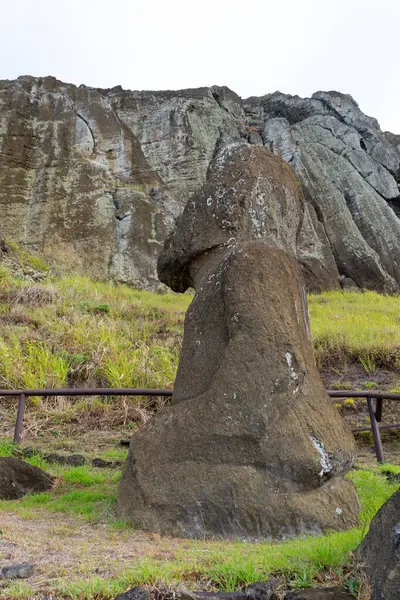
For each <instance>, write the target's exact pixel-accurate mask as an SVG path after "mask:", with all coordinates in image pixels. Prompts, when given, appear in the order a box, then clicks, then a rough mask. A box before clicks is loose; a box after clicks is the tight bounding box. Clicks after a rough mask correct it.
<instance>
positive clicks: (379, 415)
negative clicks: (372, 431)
mask: <svg viewBox="0 0 400 600" xmlns="http://www.w3.org/2000/svg"><path fill="white" fill-rule="evenodd" d="M382 410H383V399H382V398H377V399H376V401H375V416H376V420H377V421H378V423H380V422H381V421H382Z"/></svg>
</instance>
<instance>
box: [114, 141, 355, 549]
mask: <svg viewBox="0 0 400 600" xmlns="http://www.w3.org/2000/svg"><path fill="white" fill-rule="evenodd" d="M302 215H303V203H302V197H301V192H300V189H299V186H298V183H297V180H296V176H295V175H294V173H293V171H292V169H291V167H290V166H289V165H287V164H286V163H285V162H284V161H283V160H281V159H280V158H277V157H276V156H274V155H273V154H271V153H270V152H269V151H268V150H266V149H265V148H264V147H262V146H249V145H243V144H234V145H231V146H228V147H227V148H225V149H224V150H223V151H222V152H220V154H219V155H218V156H217V158H216V159H215V160H214V162H213V163H212V165H211V167H210V169H209V173H208V177H207V181H206V183H205V184H204V186H203V187H202V189H201V190H200V191H199V192H198V193H196V194H195V195H194V196H193V197H192V198H191V199H190V200H189V201H188V203H187V205H186V207H185V210H184V211H183V214H182V216H181V217H180V219H179V220H178V222H177V225H176V228H175V230H174V231H173V232H172V234H171V235H170V236H169V238H168V239H167V241H166V243H165V247H164V250H163V252H162V254H161V256H160V259H159V264H158V272H159V277H160V279H161V281H163V282H164V283H166V284H167V285H169V286H170V287H171V288H172V289H173V290H174V291H177V292H184V291H185V290H186V289H188V288H190V287H193V288H194V289H195V291H196V293H195V297H194V300H193V302H192V304H191V306H190V308H189V310H188V312H187V315H186V320H185V331H184V340H183V347H182V352H181V357H180V363H179V368H178V374H177V378H176V383H175V388H174V395H173V402H172V406H170V407H167V408H165V409H163V410H161V411H160V412H159V413H157V414H156V415H155V416H154V417H153V418H152V419H151V420H150V421H149V422H148V423H147V424H146V425H145V426H144V427H142V428H140V429H139V431H138V432H137V433H135V434H134V436H133V438H132V441H131V445H130V452H129V457H128V459H127V462H126V464H125V469H124V473H123V477H122V480H121V484H120V490H119V498H118V513H119V515H120V516H121V517H123V518H124V519H128V520H131V521H133V523H134V524H135V526H136V527H137V528H139V529H140V528H142V529H146V530H150V531H156V532H159V533H163V534H168V535H175V536H181V537H191V538H192V537H194V538H196V537H199V538H204V537H222V538H238V539H239V538H240V539H249V540H250V539H283V538H287V537H293V536H296V535H305V534H317V533H320V532H322V531H326V530H342V529H347V528H350V527H353V526H354V525H356V524H357V518H358V512H359V503H358V498H357V495H356V491H355V488H354V486H353V484H352V483H351V482H350V481H347V480H346V479H344V478H343V476H344V474H345V473H346V472H347V471H348V470H349V469H350V467H351V465H352V464H353V460H354V452H355V446H354V440H353V436H352V434H351V433H350V431H349V430H348V429H347V427H346V426H345V424H344V423H343V421H342V419H341V417H340V416H339V414H338V412H337V411H336V410H335V409H334V407H333V406H332V403H331V401H330V399H329V398H328V396H327V394H326V392H325V390H324V387H323V384H322V382H321V379H320V377H319V374H318V371H317V368H316V365H315V361H314V356H313V349H312V343H311V338H310V330H309V323H308V311H307V300H306V295H305V291H304V285H303V281H302V276H301V272H300V268H299V266H298V263H297V260H296V238H297V234H298V232H299V228H300V226H301V222H302Z"/></svg>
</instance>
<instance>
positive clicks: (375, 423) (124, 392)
mask: <svg viewBox="0 0 400 600" xmlns="http://www.w3.org/2000/svg"><path fill="white" fill-rule="evenodd" d="M327 393H328V395H329V396H330V397H331V398H365V400H366V401H367V406H368V413H369V420H370V423H371V427H356V428H353V429H352V432H353V433H359V432H362V431H372V436H373V440H374V446H375V453H376V458H377V460H378V462H380V463H382V462H384V454H383V446H382V440H381V435H380V429H400V423H393V424H388V425H381V424H380V423H381V420H382V411H383V401H384V400H400V394H393V393H391V392H372V391H364V392H363V391H359V390H327ZM172 394H173V391H172V390H157V389H149V388H54V389H39V390H0V397H2V396H13V397H19V400H18V410H17V419H16V422H15V430H14V442H15V443H17V444H18V443H19V442H20V441H21V434H22V429H23V422H24V414H25V406H26V398H28V397H32V396H167V397H168V396H172ZM374 400H375V404H374V402H373V401H374Z"/></svg>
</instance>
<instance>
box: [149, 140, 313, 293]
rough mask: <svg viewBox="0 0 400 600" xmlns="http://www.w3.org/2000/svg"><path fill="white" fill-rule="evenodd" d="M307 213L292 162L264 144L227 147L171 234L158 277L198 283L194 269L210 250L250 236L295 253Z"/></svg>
mask: <svg viewBox="0 0 400 600" xmlns="http://www.w3.org/2000/svg"><path fill="white" fill-rule="evenodd" d="M302 217H303V201H302V196H301V192H300V187H299V185H298V182H297V179H296V176H295V174H294V171H293V170H292V169H291V168H290V167H289V165H287V164H286V163H285V162H284V161H282V160H277V158H276V157H275V156H274V155H273V154H272V153H270V152H269V151H268V150H267V149H266V148H264V147H263V146H249V145H245V144H232V145H230V146H227V147H226V148H224V149H223V150H222V151H221V152H220V153H219V155H218V156H217V158H216V159H215V160H214V162H213V163H212V164H211V166H210V169H209V173H208V176H207V181H206V183H205V185H204V186H203V187H202V188H201V190H200V191H199V192H198V193H197V194H195V195H194V196H192V198H191V199H190V200H189V201H188V203H187V204H186V207H185V209H184V211H183V214H182V216H181V217H180V218H179V219H178V221H177V224H176V228H175V230H174V231H173V232H172V234H171V235H170V236H169V237H168V239H167V241H166V243H165V247H164V251H163V252H162V254H161V256H160V258H159V263H158V272H159V278H160V279H161V281H163V282H164V283H166V284H167V285H168V286H169V287H170V288H172V289H173V290H174V291H177V292H183V291H185V290H186V289H187V288H188V287H196V284H195V281H194V278H193V273H197V267H198V263H199V262H202V261H203V260H204V259H205V257H207V256H208V254H210V253H213V252H214V251H218V252H219V253H221V252H229V251H231V250H232V248H233V247H234V246H235V245H236V244H238V243H244V242H250V241H256V242H257V241H258V242H260V243H261V244H266V245H269V246H273V247H276V248H280V249H281V250H284V251H285V252H287V253H288V254H291V255H293V256H294V255H295V254H296V238H297V235H298V232H299V229H300V226H301V222H302Z"/></svg>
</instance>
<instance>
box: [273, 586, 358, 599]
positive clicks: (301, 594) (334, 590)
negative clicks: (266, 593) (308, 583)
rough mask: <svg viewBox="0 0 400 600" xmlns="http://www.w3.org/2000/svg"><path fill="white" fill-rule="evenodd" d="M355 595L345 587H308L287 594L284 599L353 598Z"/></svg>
mask: <svg viewBox="0 0 400 600" xmlns="http://www.w3.org/2000/svg"><path fill="white" fill-rule="evenodd" d="M352 598H353V599H354V596H353V595H352V594H349V593H348V592H346V590H344V589H343V588H338V587H331V588H306V589H304V590H294V591H293V592H289V593H288V594H286V596H285V598H284V600H352Z"/></svg>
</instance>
